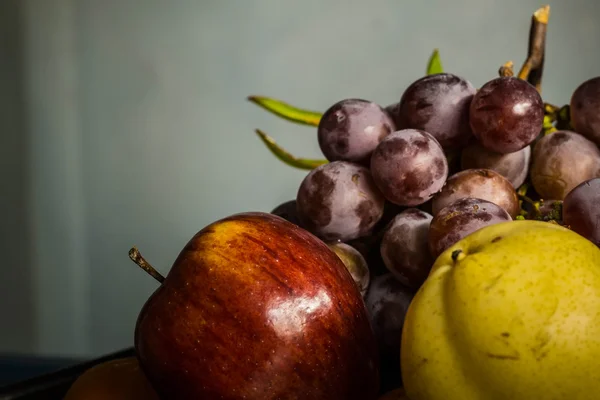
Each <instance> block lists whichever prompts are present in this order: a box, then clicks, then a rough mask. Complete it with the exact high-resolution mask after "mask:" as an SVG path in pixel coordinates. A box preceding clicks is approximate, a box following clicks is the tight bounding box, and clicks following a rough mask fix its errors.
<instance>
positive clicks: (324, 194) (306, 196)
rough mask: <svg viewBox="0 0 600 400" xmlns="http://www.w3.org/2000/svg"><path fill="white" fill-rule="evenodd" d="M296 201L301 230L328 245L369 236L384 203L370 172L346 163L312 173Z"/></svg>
mask: <svg viewBox="0 0 600 400" xmlns="http://www.w3.org/2000/svg"><path fill="white" fill-rule="evenodd" d="M296 201H297V207H298V216H299V218H300V222H301V223H302V226H303V227H305V229H307V230H308V231H310V232H311V233H313V234H314V235H316V236H318V237H320V238H321V239H324V240H327V241H329V240H341V241H347V240H352V239H356V238H358V237H362V236H366V235H368V234H369V233H370V232H371V230H372V228H373V226H374V225H375V224H376V223H377V221H379V219H380V218H381V216H382V215H383V206H384V203H385V199H384V197H383V195H382V194H381V192H380V191H379V189H377V187H376V186H375V184H374V182H373V178H372V177H371V173H370V172H369V170H368V169H367V168H365V167H362V166H360V165H358V164H354V163H350V162H346V161H334V162H331V163H328V164H323V165H321V166H319V167H317V168H315V169H313V170H312V171H311V172H310V173H309V174H308V175H307V176H306V177H305V178H304V180H303V181H302V183H301V184H300V188H299V189H298V195H297V197H296Z"/></svg>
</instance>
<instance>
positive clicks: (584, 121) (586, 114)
mask: <svg viewBox="0 0 600 400" xmlns="http://www.w3.org/2000/svg"><path fill="white" fill-rule="evenodd" d="M571 125H572V126H573V129H574V130H575V132H577V133H580V134H582V135H583V136H585V137H587V138H588V139H590V140H591V141H593V142H595V143H596V144H597V145H600V76H598V77H596V78H592V79H589V80H587V81H585V82H583V83H582V84H581V85H579V87H578V88H577V89H575V92H573V96H571Z"/></svg>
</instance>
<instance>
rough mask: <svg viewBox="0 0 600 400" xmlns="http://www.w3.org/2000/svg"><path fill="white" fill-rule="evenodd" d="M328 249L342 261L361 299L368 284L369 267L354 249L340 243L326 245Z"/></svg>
mask: <svg viewBox="0 0 600 400" xmlns="http://www.w3.org/2000/svg"><path fill="white" fill-rule="evenodd" d="M327 245H328V246H329V248H330V249H331V250H332V251H333V252H334V253H335V254H337V256H338V257H339V258H340V260H342V262H343V263H344V265H345V266H346V268H347V269H348V272H350V275H352V278H353V279H354V282H355V283H356V286H357V287H358V289H359V290H360V293H361V294H362V295H363V297H364V296H365V295H366V293H367V289H368V288H369V283H370V279H371V277H370V274H369V266H368V265H367V262H366V261H365V258H364V257H363V256H362V254H360V252H359V251H358V250H356V249H355V248H354V247H352V246H350V245H348V244H346V243H341V242H335V243H328V244H327Z"/></svg>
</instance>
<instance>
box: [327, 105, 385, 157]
mask: <svg viewBox="0 0 600 400" xmlns="http://www.w3.org/2000/svg"><path fill="white" fill-rule="evenodd" d="M395 130H396V126H395V124H394V122H393V121H392V119H391V118H390V116H389V115H388V114H387V113H386V112H385V111H384V110H383V109H382V108H381V107H380V106H379V105H377V104H375V103H372V102H370V101H367V100H361V99H346V100H342V101H340V102H337V103H335V104H334V105H333V106H331V107H330V108H329V109H328V110H327V111H325V113H324V114H323V116H322V117H321V122H320V123H319V127H318V130H317V132H318V138H319V146H320V147H321V151H322V152H323V154H324V155H325V157H326V158H327V159H328V160H329V161H351V162H356V163H361V164H362V163H365V162H368V161H369V158H370V157H371V153H373V150H375V147H377V145H378V144H379V142H381V141H382V140H383V138H385V137H386V136H387V135H389V134H390V133H391V132H394V131H395Z"/></svg>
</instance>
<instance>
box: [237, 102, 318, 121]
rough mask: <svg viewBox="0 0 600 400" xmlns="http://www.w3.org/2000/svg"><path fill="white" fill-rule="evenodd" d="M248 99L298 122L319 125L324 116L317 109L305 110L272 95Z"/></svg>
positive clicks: (284, 117)
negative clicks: (271, 96)
mask: <svg viewBox="0 0 600 400" xmlns="http://www.w3.org/2000/svg"><path fill="white" fill-rule="evenodd" d="M248 100H249V101H251V102H252V103H254V104H256V105H258V106H259V107H262V108H264V109H265V110H267V111H269V112H270V113H272V114H275V115H277V116H278V117H281V118H283V119H287V120H288V121H291V122H295V123H298V124H303V125H310V126H319V121H320V120H321V116H322V114H321V113H319V112H317V111H310V110H303V109H301V108H298V107H294V106H292V105H290V104H287V103H284V102H283V101H281V100H277V99H273V98H270V97H264V96H249V97H248Z"/></svg>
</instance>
